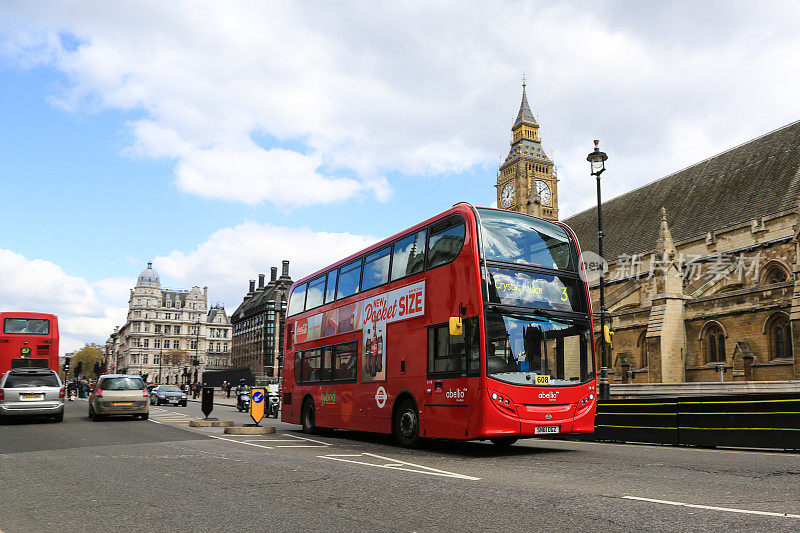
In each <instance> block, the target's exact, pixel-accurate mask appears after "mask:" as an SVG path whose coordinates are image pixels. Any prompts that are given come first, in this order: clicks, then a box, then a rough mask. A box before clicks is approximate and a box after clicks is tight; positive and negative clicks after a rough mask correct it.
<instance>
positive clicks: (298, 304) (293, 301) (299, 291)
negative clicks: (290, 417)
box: [287, 283, 308, 315]
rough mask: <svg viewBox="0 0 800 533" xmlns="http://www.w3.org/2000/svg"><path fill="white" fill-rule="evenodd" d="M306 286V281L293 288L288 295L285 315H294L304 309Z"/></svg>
mask: <svg viewBox="0 0 800 533" xmlns="http://www.w3.org/2000/svg"><path fill="white" fill-rule="evenodd" d="M307 286H308V284H307V283H303V284H302V285H298V286H297V287H295V288H294V290H293V291H292V295H291V296H289V310H288V311H287V315H296V314H297V313H302V312H303V311H304V310H305V308H306V287H307Z"/></svg>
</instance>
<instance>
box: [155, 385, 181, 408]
mask: <svg viewBox="0 0 800 533" xmlns="http://www.w3.org/2000/svg"><path fill="white" fill-rule="evenodd" d="M162 403H166V404H170V405H182V406H183V407H186V393H185V392H183V391H182V390H181V388H180V387H178V386H177V385H158V386H156V387H153V389H152V390H151V391H150V405H153V404H156V405H161V404H162Z"/></svg>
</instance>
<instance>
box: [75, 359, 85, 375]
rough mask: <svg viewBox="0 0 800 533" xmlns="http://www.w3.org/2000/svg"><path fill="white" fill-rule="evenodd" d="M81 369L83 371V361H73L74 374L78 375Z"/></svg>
mask: <svg viewBox="0 0 800 533" xmlns="http://www.w3.org/2000/svg"><path fill="white" fill-rule="evenodd" d="M81 371H83V361H78V362H77V363H75V375H76V376H79V375H80V373H81Z"/></svg>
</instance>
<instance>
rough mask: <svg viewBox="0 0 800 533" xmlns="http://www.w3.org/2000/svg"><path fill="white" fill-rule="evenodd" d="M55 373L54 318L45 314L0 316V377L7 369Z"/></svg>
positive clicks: (56, 347) (56, 359)
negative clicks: (46, 369)
mask: <svg viewBox="0 0 800 533" xmlns="http://www.w3.org/2000/svg"><path fill="white" fill-rule="evenodd" d="M23 366H25V367H30V366H34V367H43V368H51V369H52V370H55V371H56V372H58V318H57V317H56V315H51V314H47V313H23V312H3V313H0V376H2V375H3V374H5V373H6V372H7V371H9V370H11V368H17V367H23Z"/></svg>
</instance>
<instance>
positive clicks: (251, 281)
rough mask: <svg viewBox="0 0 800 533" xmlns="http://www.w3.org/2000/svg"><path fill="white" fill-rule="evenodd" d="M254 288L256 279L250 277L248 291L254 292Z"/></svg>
mask: <svg viewBox="0 0 800 533" xmlns="http://www.w3.org/2000/svg"><path fill="white" fill-rule="evenodd" d="M255 290H256V280H254V279H251V280H250V292H251V293H253V292H255Z"/></svg>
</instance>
